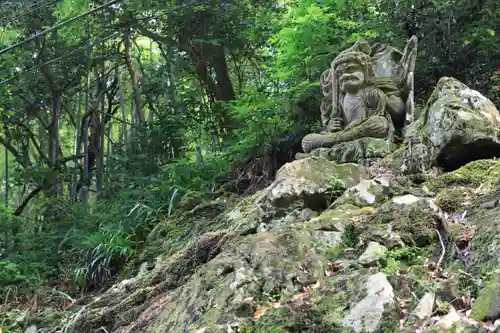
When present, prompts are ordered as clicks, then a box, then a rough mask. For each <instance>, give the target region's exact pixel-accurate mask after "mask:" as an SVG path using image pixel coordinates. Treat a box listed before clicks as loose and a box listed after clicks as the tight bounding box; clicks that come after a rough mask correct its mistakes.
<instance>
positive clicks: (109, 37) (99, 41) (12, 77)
mask: <svg viewBox="0 0 500 333" xmlns="http://www.w3.org/2000/svg"><path fill="white" fill-rule="evenodd" d="M120 34H121V33H120V32H115V33H114V34H111V35H109V36H107V37H104V38H101V39H99V40H96V41H93V42H92V43H89V44H87V45H84V46H82V47H80V48H77V49H74V50H72V51H70V52H67V53H65V54H63V55H62V56H60V57H58V58H55V59H52V60H49V61H47V62H45V63H43V64H41V65H38V66H35V67H31V68H28V69H27V70H25V71H23V72H21V73H19V74H17V75H14V76H11V77H9V78H8V79H5V80H2V81H0V85H3V84H5V83H7V82H9V81H12V80H13V79H15V78H18V77H20V76H22V75H24V74H26V73H29V72H32V71H34V70H36V69H40V68H42V67H44V66H47V65H51V64H53V63H55V62H57V61H59V60H62V59H64V58H67V57H69V56H71V55H73V54H75V53H78V52H82V51H85V50H86V49H87V48H88V47H92V46H95V45H98V44H101V43H104V42H105V41H107V40H109V39H111V38H113V37H116V36H118V35H120Z"/></svg>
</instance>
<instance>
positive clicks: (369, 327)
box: [341, 273, 394, 333]
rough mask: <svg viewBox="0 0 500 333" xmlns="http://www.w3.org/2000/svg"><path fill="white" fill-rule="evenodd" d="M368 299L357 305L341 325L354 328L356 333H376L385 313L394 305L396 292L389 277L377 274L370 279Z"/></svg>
mask: <svg viewBox="0 0 500 333" xmlns="http://www.w3.org/2000/svg"><path fill="white" fill-rule="evenodd" d="M365 288H366V293H367V295H366V297H365V298H363V299H362V300H361V301H360V302H359V303H357V304H356V305H355V306H354V307H353V308H352V310H351V311H350V312H349V313H348V314H347V316H345V317H344V319H342V321H341V323H342V325H344V326H345V327H352V329H353V330H354V332H357V333H358V332H362V331H363V329H364V330H365V331H366V332H375V331H376V330H377V328H378V327H379V324H380V322H381V321H382V317H383V315H384V313H385V312H386V311H387V310H388V309H390V308H391V306H393V305H394V292H393V289H392V286H391V284H390V283H389V281H387V277H386V276H385V274H383V273H377V274H375V275H372V276H370V277H369V278H368V280H367V282H366V285H365Z"/></svg>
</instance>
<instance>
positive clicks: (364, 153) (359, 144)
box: [297, 137, 391, 166]
mask: <svg viewBox="0 0 500 333" xmlns="http://www.w3.org/2000/svg"><path fill="white" fill-rule="evenodd" d="M390 153H391V150H390V147H389V145H388V144H387V140H385V139H377V138H369V137H366V138H361V139H356V140H352V141H347V142H342V143H339V144H337V145H335V146H333V147H331V148H318V149H315V150H313V151H311V152H310V153H308V154H302V153H299V154H297V155H298V156H297V157H298V158H305V157H308V156H317V157H323V158H326V159H328V160H330V161H333V162H336V163H358V164H361V165H365V166H369V165H372V164H374V163H376V162H377V161H379V160H380V159H382V158H384V157H385V156H387V155H389V154H390Z"/></svg>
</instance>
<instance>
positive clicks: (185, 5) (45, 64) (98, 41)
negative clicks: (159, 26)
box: [0, 1, 207, 85]
mask: <svg viewBox="0 0 500 333" xmlns="http://www.w3.org/2000/svg"><path fill="white" fill-rule="evenodd" d="M115 2H117V1H115ZM108 4H109V3H108ZM206 4H207V3H203V1H190V2H188V3H186V4H184V5H179V6H176V7H174V8H172V9H168V10H165V11H163V12H161V14H159V15H156V16H154V17H152V18H153V19H154V18H158V17H160V16H163V15H168V14H171V13H173V12H175V11H177V10H179V9H183V8H186V7H195V6H197V5H206ZM84 14H85V13H84ZM144 19H148V18H141V19H139V20H141V21H142V20H144ZM139 20H138V21H139ZM52 28H53V27H52ZM52 28H50V29H52ZM120 33H121V32H116V33H114V34H111V35H109V36H108V37H104V38H102V39H100V40H97V41H94V42H91V43H89V44H87V45H85V46H82V47H80V48H78V49H75V50H73V51H70V52H67V53H65V54H63V55H62V56H60V57H58V58H55V59H52V60H49V61H47V62H45V63H43V64H40V65H38V66H35V67H31V68H29V69H27V70H25V71H23V72H21V73H19V74H17V75H14V76H11V77H9V78H7V79H5V80H2V81H0V85H3V84H5V83H7V82H10V81H12V80H13V79H15V78H18V77H20V76H22V75H24V74H26V73H29V72H32V71H34V70H36V69H40V68H42V67H43V66H47V65H51V64H53V63H55V62H57V61H59V60H62V59H64V58H67V57H69V56H71V55H73V54H76V53H78V52H82V51H84V50H86V49H87V48H88V47H92V46H94V45H98V44H101V43H103V42H105V41H107V40H109V39H111V38H113V37H115V36H118V35H119V34H120ZM20 43H22V42H20ZM18 44H19V43H18ZM11 48H12V46H11ZM0 54H2V53H1V51H0Z"/></svg>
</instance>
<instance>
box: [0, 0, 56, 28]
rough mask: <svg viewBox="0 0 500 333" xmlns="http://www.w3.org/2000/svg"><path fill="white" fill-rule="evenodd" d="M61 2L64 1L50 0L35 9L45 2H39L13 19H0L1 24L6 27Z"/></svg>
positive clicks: (5, 17)
mask: <svg viewBox="0 0 500 333" xmlns="http://www.w3.org/2000/svg"><path fill="white" fill-rule="evenodd" d="M59 1H63V0H48V1H45V2H44V3H43V4H42V5H41V6H38V7H35V6H36V5H38V4H40V3H42V2H43V1H38V2H36V3H35V4H33V5H32V6H31V7H30V8H28V10H26V11H25V12H23V13H21V14H19V15H17V16H14V17H12V18H7V16H4V17H2V18H0V24H1V25H4V26H6V25H9V24H10V23H12V22H14V21H15V20H17V19H19V18H21V17H23V16H26V15H29V14H31V13H33V12H35V11H37V10H40V9H43V8H45V7H47V6H50V5H52V4H55V3H56V2H59ZM4 19H5V20H6V22H5V23H4Z"/></svg>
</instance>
